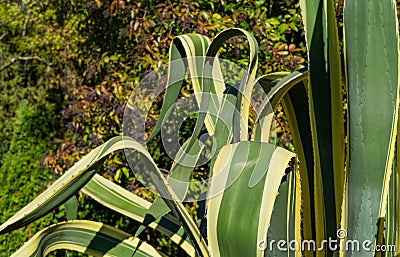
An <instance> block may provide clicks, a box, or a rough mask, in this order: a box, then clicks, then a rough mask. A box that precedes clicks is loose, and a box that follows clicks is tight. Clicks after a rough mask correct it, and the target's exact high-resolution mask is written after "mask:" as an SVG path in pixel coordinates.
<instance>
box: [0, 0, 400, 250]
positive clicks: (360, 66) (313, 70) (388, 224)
mask: <svg viewBox="0 0 400 257" xmlns="http://www.w3.org/2000/svg"><path fill="white" fill-rule="evenodd" d="M300 4H301V9H302V15H303V20H304V27H305V34H306V42H307V49H308V57H309V58H308V59H309V67H308V69H302V70H299V71H295V72H293V73H291V74H289V75H287V74H286V73H273V74H267V75H264V76H261V77H259V78H255V74H256V68H257V62H258V58H257V51H258V49H257V43H256V41H255V39H254V38H253V36H252V35H251V34H250V33H249V32H247V31H244V30H241V29H228V30H225V31H223V32H221V33H220V34H219V35H217V36H216V37H215V38H214V39H213V40H212V41H210V40H209V39H208V38H206V37H204V36H201V35H197V34H188V35H182V36H177V37H176V38H175V39H174V40H173V42H172V45H171V48H170V65H169V70H168V72H167V76H168V83H167V84H168V87H167V88H166V92H165V96H164V101H163V106H162V109H161V111H160V117H159V120H158V122H157V125H156V126H155V128H154V129H153V131H152V134H151V135H150V136H149V138H148V139H147V141H150V140H152V139H153V138H154V136H155V135H157V134H158V133H160V131H161V130H162V128H163V126H164V125H165V121H166V119H167V117H168V116H170V115H171V111H170V110H171V107H172V106H173V105H174V103H175V102H176V101H177V99H178V95H179V92H180V90H181V86H182V81H183V80H184V78H185V74H186V71H187V70H189V73H190V76H191V78H192V85H193V90H194V92H195V94H196V95H197V96H196V97H195V102H196V105H197V106H198V108H199V114H198V118H197V122H196V126H195V127H194V128H193V134H192V136H191V138H190V139H188V140H187V141H186V142H185V143H184V144H183V145H182V146H181V148H180V149H179V150H178V152H177V153H176V156H175V158H174V164H173V165H172V168H171V170H170V171H169V175H168V176H164V174H163V173H162V172H161V171H160V169H159V168H158V167H157V165H156V164H155V162H154V161H153V159H152V158H151V155H150V154H149V152H148V151H147V149H146V148H145V146H144V142H140V140H138V139H137V138H135V139H133V138H131V137H126V136H124V137H117V138H113V139H111V140H109V141H108V142H106V143H105V144H103V145H102V146H100V147H98V148H96V149H94V150H92V151H91V152H90V153H89V154H88V155H87V156H85V157H84V158H82V159H81V160H80V161H79V162H77V163H76V164H75V165H74V166H73V167H72V168H71V169H70V170H69V171H67V172H66V173H65V174H64V175H63V176H62V177H60V178H59V179H58V180H57V181H56V182H54V184H53V185H52V186H51V187H49V188H48V189H47V190H46V191H45V192H43V193H42V194H41V195H39V196H38V197H37V198H36V199H35V200H34V201H33V202H31V203H30V204H28V205H27V206H26V207H25V208H23V209H21V210H20V211H19V212H17V213H16V214H15V215H14V216H13V217H11V218H10V219H9V220H7V221H6V222H5V223H4V224H2V225H1V226H0V233H8V232H10V231H13V230H15V229H18V228H20V227H23V226H25V225H27V224H29V223H31V222H33V221H35V220H37V219H39V218H40V217H42V216H44V215H45V214H47V213H48V212H50V211H51V210H53V209H54V208H57V207H58V206H59V205H62V204H65V205H66V207H67V210H68V214H69V215H68V217H69V218H70V220H69V221H66V222H63V223H60V224H55V225H54V226H51V227H49V228H46V229H44V230H43V231H41V232H39V233H38V234H36V235H35V236H34V237H33V238H32V239H30V240H29V241H28V242H26V244H24V246H22V248H21V249H19V250H18V251H17V252H16V253H14V256H42V255H46V254H47V253H49V252H50V251H53V250H55V249H72V250H76V251H80V252H84V253H89V254H93V255H96V256H162V255H163V254H162V253H159V252H158V251H157V250H156V249H155V248H153V247H152V246H150V245H149V244H147V243H145V242H142V241H140V240H139V239H138V235H139V234H140V233H141V231H143V229H144V228H145V227H147V226H148V227H151V228H154V229H157V230H159V231H161V232H162V233H164V234H166V235H167V236H170V238H171V240H173V241H174V242H175V243H177V244H178V245H179V246H180V247H182V249H183V250H184V251H186V253H187V254H188V255H189V256H288V255H290V256H303V255H304V256H307V257H308V256H372V255H376V256H398V255H399V254H400V244H399V243H400V236H399V235H400V234H399V233H398V231H400V230H399V229H400V228H399V226H400V223H399V221H398V218H399V215H400V214H399V210H400V209H399V202H398V201H399V200H398V195H399V192H398V190H399V185H398V182H399V181H400V180H399V171H398V168H397V165H396V164H397V162H398V161H397V159H398V158H399V157H400V155H399V154H398V152H397V154H395V153H396V151H395V149H396V135H397V127H398V119H397V117H398V104H399V103H398V97H399V74H398V67H399V61H398V60H399V51H398V48H399V38H398V21H397V16H396V2H395V1H394V0H364V1H356V0H346V1H345V8H344V35H345V37H344V40H343V46H344V47H343V55H342V56H343V58H342V57H341V54H340V52H341V49H340V46H341V44H340V43H339V36H338V29H337V24H336V20H335V10H334V2H333V1H330V0H325V1H322V0H301V1H300ZM234 36H242V37H245V38H246V39H247V41H248V42H249V49H250V57H249V63H248V66H247V69H246V72H244V73H241V74H240V79H239V81H238V83H237V84H236V85H232V84H230V83H225V82H226V78H224V76H223V72H222V71H221V70H220V67H221V65H220V62H219V61H218V59H214V58H213V57H216V56H217V54H218V51H219V49H220V48H221V46H222V45H223V43H224V42H225V41H226V40H227V39H229V38H231V37H234ZM205 78H207V79H205ZM256 85H261V86H262V88H263V90H264V91H265V94H266V95H267V97H266V98H265V100H264V102H263V103H262V104H260V105H259V106H258V107H257V110H256V111H255V113H256V116H252V115H249V110H250V109H251V104H250V102H251V99H252V95H254V94H256V93H257V92H255V90H256ZM233 89H234V90H233ZM278 104H282V105H283V107H284V110H285V114H286V117H287V119H288V123H289V126H290V129H291V135H292V138H293V144H294V147H295V154H296V157H295V154H294V153H292V152H290V151H288V150H285V149H283V148H281V147H276V146H275V145H274V144H272V143H270V142H271V141H270V132H271V123H272V120H273V119H272V115H271V113H270V112H269V110H271V109H272V110H273V109H275V108H276V107H277V106H278ZM134 108H135V107H134V106H133V105H132V104H129V103H128V105H127V110H130V109H134ZM211 114H212V115H211ZM249 117H250V118H249ZM249 119H250V121H251V122H249ZM227 123H228V124H227ZM249 123H250V124H252V125H253V128H252V129H251V130H249V126H248V125H249ZM203 125H205V128H206V130H207V132H208V140H214V141H213V142H215V149H214V150H215V154H214V155H213V156H212V157H211V158H210V166H211V169H210V172H209V178H210V181H211V182H210V184H209V186H208V187H207V194H208V196H209V197H208V198H206V205H207V215H206V222H207V233H206V235H203V234H202V233H200V231H199V228H198V227H197V225H196V223H195V222H194V220H192V218H191V216H190V215H189V213H188V212H187V211H186V209H185V207H184V205H183V201H184V199H185V197H186V195H187V193H188V188H187V187H185V186H184V187H182V186H181V185H179V183H176V181H181V182H184V183H187V182H189V181H190V179H191V174H192V172H193V170H194V166H196V163H197V160H198V158H199V156H200V155H201V154H202V152H203V147H204V145H205V144H199V138H201V133H202V132H201V131H202V128H203ZM138 141H139V142H138ZM119 149H131V150H133V153H135V154H136V156H140V158H138V157H132V160H134V161H135V162H143V163H145V164H146V165H145V166H144V167H145V169H146V170H145V171H146V174H148V176H149V180H150V181H151V182H152V184H153V185H154V188H155V189H156V190H157V193H158V194H159V197H158V198H157V199H156V200H155V201H154V202H153V203H150V202H148V201H146V200H144V199H141V198H140V197H138V196H135V195H133V194H132V193H130V192H128V191H126V190H125V189H123V188H121V187H119V186H118V185H116V184H114V183H112V182H110V181H108V180H107V179H105V178H103V177H101V176H99V175H97V174H96V171H97V170H98V168H99V167H100V166H101V164H102V162H103V161H104V158H105V157H106V156H107V155H108V154H109V153H111V152H114V151H116V150H119ZM185 153H187V154H185ZM127 156H130V154H128V155H127ZM193 156H194V158H193ZM128 158H129V157H128ZM291 159H292V160H293V161H292V162H291V163H292V165H291V166H290V167H291V168H290V170H287V166H288V163H289V161H290V160H291ZM285 171H286V172H285ZM215 178H218V179H215ZM79 190H82V192H83V193H85V194H87V195H89V196H91V197H92V198H93V199H95V200H96V201H98V202H99V203H101V204H103V205H105V206H106V207H108V208H111V209H113V210H115V211H117V212H120V213H121V214H123V215H125V216H127V217H129V218H132V219H134V220H137V221H139V222H141V223H142V226H141V227H140V228H139V229H138V231H137V233H136V235H129V234H126V233H125V232H122V231H120V230H118V229H115V228H112V227H110V226H107V225H105V224H102V223H98V222H93V221H78V220H75V218H76V208H77V206H76V201H74V197H73V195H74V194H75V193H76V192H78V191H79ZM278 192H279V194H278ZM385 228H386V229H385ZM339 232H340V233H339ZM281 240H284V242H286V245H285V246H282V244H280V245H279V244H278V245H277V244H275V245H274V243H276V242H278V241H281ZM324 240H339V241H340V243H341V244H340V247H336V248H334V247H331V245H330V246H328V245H326V244H325V246H324V242H325V243H326V242H327V241H324ZM354 240H357V242H355V241H354ZM289 242H294V245H296V246H300V247H291V246H292V245H291V243H289ZM312 242H314V243H315V246H314V247H303V246H304V245H307V246H310V245H311V246H313V245H312ZM348 242H350V243H351V244H348ZM365 242H367V243H368V246H367V247H369V248H368V249H366V248H367V247H365V246H366V245H365ZM304 243H306V244H304ZM357 243H358V244H359V247H358V250H357V249H354V248H352V249H350V248H349V246H353V244H357ZM335 245H336V244H335ZM389 245H393V246H395V247H396V249H395V248H387V247H385V246H389ZM270 246H271V247H270ZM272 246H273V247H272ZM384 248H386V249H385V251H383V249H384ZM369 249H370V250H372V249H375V250H377V251H376V252H368V251H367V250H369Z"/></svg>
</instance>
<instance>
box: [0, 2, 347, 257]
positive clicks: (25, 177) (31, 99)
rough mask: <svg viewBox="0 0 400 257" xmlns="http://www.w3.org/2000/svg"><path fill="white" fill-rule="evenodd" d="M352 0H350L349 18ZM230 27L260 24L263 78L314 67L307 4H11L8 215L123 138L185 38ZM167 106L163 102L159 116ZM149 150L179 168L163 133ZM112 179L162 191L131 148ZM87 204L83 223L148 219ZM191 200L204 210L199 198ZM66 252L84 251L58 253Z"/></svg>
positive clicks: (3, 84)
mask: <svg viewBox="0 0 400 257" xmlns="http://www.w3.org/2000/svg"><path fill="white" fill-rule="evenodd" d="M342 5H343V0H338V1H337V3H336V6H337V8H338V21H339V25H340V23H341V22H342V18H341V11H340V10H341V8H342ZM230 27H239V28H243V29H245V30H248V31H250V32H251V33H253V35H254V36H255V38H256V39H257V41H258V43H259V69H258V71H259V73H260V74H258V75H261V74H266V73H269V72H273V71H291V70H296V69H298V68H300V67H302V66H304V65H306V63H305V60H306V59H307V58H306V52H305V42H304V34H303V29H302V23H301V17H300V10H299V4H298V1H296V0H280V1H276V0H264V1H262V0H261V1H246V0H245V1H224V0H209V1H203V0H200V1H180V2H173V1H170V0H167V1H156V0H154V1H152V0H149V1H133V0H74V1H62V0H48V1H37V0H19V1H17V0H8V1H6V0H0V91H1V94H0V140H1V144H0V210H1V212H2V213H1V215H0V223H3V222H4V221H5V220H6V219H7V218H9V217H10V216H11V215H12V214H14V213H15V212H16V211H17V210H18V209H20V208H21V207H22V206H24V205H26V204H27V203H28V202H29V201H31V200H32V199H33V198H34V197H35V196H37V195H38V194H39V193H40V192H42V191H43V190H44V189H45V188H46V187H48V186H49V185H50V184H51V183H52V182H53V181H54V180H55V179H56V178H57V177H59V176H60V175H61V174H63V172H64V171H65V170H67V169H68V168H69V167H71V166H72V165H73V163H74V162H76V161H77V160H79V158H80V157H81V156H83V155H84V154H85V153H87V152H88V151H89V150H90V149H92V148H94V147H96V146H98V145H100V144H101V143H103V142H104V141H106V140H107V139H109V138H111V137H113V136H115V135H120V134H121V131H122V117H123V113H124V106H125V103H126V101H127V99H128V98H129V96H130V94H131V92H132V89H133V88H134V87H135V85H137V84H138V83H139V82H140V80H141V79H142V78H143V77H144V76H145V75H146V74H148V73H149V72H151V71H152V70H154V69H156V68H157V67H159V65H161V64H163V63H166V61H167V59H168V50H169V45H170V43H171V41H172V39H173V38H174V36H176V35H181V34H184V33H190V32H196V33H200V34H203V35H206V36H209V37H210V38H213V37H214V36H215V35H216V34H217V33H219V32H220V31H222V30H224V29H226V28H230ZM248 52H249V49H248V47H247V44H246V42H244V40H243V39H242V38H235V39H233V40H230V41H228V42H227V43H226V44H225V46H224V48H223V49H222V50H221V53H220V54H221V57H223V58H226V59H229V60H232V61H234V62H235V63H237V64H239V65H244V64H245V63H246V62H247V60H248V57H247V56H248ZM183 90H185V88H184V89H183ZM183 93H187V92H183ZM159 106H160V103H157V102H156V103H154V110H153V112H152V113H151V118H152V119H154V120H156V119H157V115H158V110H159ZM277 117H278V118H277V121H276V122H277V123H279V124H280V125H279V126H277V132H278V136H279V144H280V145H283V146H285V147H287V148H289V149H291V148H292V146H291V143H290V141H291V139H290V134H289V131H288V130H289V128H288V127H287V125H285V118H284V115H283V110H282V108H280V109H278V114H277ZM193 122H194V119H191V120H189V121H187V122H185V123H184V128H182V131H190V126H191V125H193ZM148 125H149V127H151V126H152V125H154V122H153V123H152V122H151V121H150V122H149V124H148ZM148 147H149V149H150V152H151V153H152V154H153V157H154V159H155V160H156V162H157V164H158V166H159V167H161V168H168V167H170V165H171V160H170V159H169V158H168V156H167V155H166V154H165V152H164V149H163V147H162V144H161V141H160V139H159V138H156V139H155V140H153V141H152V142H151V143H150V144H149V145H148ZM199 171H203V172H206V171H207V167H200V168H199ZM103 176H104V177H107V178H109V179H111V180H113V181H115V182H117V183H119V184H121V185H123V186H124V187H125V188H127V189H128V190H130V191H132V192H134V193H135V194H138V195H141V196H142V197H145V198H147V199H149V200H151V199H153V195H152V194H151V192H149V191H147V190H146V189H144V188H143V187H142V185H141V184H140V183H139V182H138V181H136V180H135V178H134V176H133V174H132V173H131V172H129V170H128V168H127V164H126V161H125V159H124V155H123V154H113V155H111V156H110V157H109V158H108V160H107V161H106V163H105V165H104V169H103ZM198 179H201V176H200V177H199V178H198ZM79 202H80V206H79V213H78V217H79V218H81V219H91V220H98V221H102V222H104V223H106V224H110V225H114V226H116V227H118V228H120V229H122V230H124V231H126V232H129V233H134V231H135V229H136V228H137V226H138V224H137V223H136V222H134V221H130V220H127V219H123V218H122V217H121V216H120V215H118V214H116V213H114V212H113V211H111V210H107V209H105V208H103V207H99V205H98V204H97V203H96V202H94V201H92V200H91V199H88V198H86V197H83V196H80V197H79ZM187 207H188V208H189V209H190V210H191V213H192V214H193V215H194V216H195V215H196V214H197V211H196V204H188V205H187ZM65 219H66V215H65V213H64V209H63V207H60V208H59V210H57V211H54V212H52V213H50V214H49V215H47V216H46V217H44V218H42V219H41V220H40V221H39V222H35V223H33V224H31V225H29V226H27V227H25V228H23V229H20V230H18V231H16V232H14V233H12V234H9V235H2V236H0V256H9V255H10V254H11V253H12V252H14V251H15V249H17V248H18V247H19V246H20V245H21V244H22V243H23V242H24V241H26V240H27V239H28V238H30V237H31V236H32V235H33V234H34V233H36V232H37V231H38V230H40V229H41V228H44V227H46V226H48V225H50V224H53V223H56V222H57V221H62V220H65ZM141 236H142V237H144V239H146V240H150V242H152V243H153V245H156V246H158V248H159V249H161V250H162V251H163V252H166V253H168V254H169V256H184V255H183V253H182V252H180V251H179V249H178V247H176V246H174V245H173V244H171V243H169V242H168V240H167V239H166V238H164V237H162V236H161V235H159V234H157V233H156V232H153V231H146V233H143V234H142V235H141ZM54 256H77V255H76V254H74V253H71V252H65V251H58V252H56V253H54Z"/></svg>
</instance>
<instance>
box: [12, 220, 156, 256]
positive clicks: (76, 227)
mask: <svg viewBox="0 0 400 257" xmlns="http://www.w3.org/2000/svg"><path fill="white" fill-rule="evenodd" d="M59 249H63V250H73V251H78V252H81V253H86V254H91V255H93V256H99V257H100V256H104V257H116V256H118V257H133V256H137V257H162V255H161V254H159V253H158V252H157V250H156V249H154V248H153V247H152V246H151V245H149V244H147V243H146V242H142V241H140V239H138V238H134V237H132V236H131V235H129V234H127V233H125V232H123V231H121V230H119V229H115V228H113V227H111V226H108V225H105V224H103V223H100V222H94V221H87V220H76V221H68V222H62V223H58V224H56V225H53V226H50V227H48V228H45V229H43V230H41V231H40V232H38V233H37V234H36V235H35V236H33V237H32V238H31V239H30V240H29V241H28V242H26V243H25V244H24V245H23V246H22V247H21V248H20V249H18V251H16V252H15V253H14V254H13V255H11V256H12V257H21V256H24V257H44V256H47V255H48V254H49V253H50V252H52V251H55V250H59Z"/></svg>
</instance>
